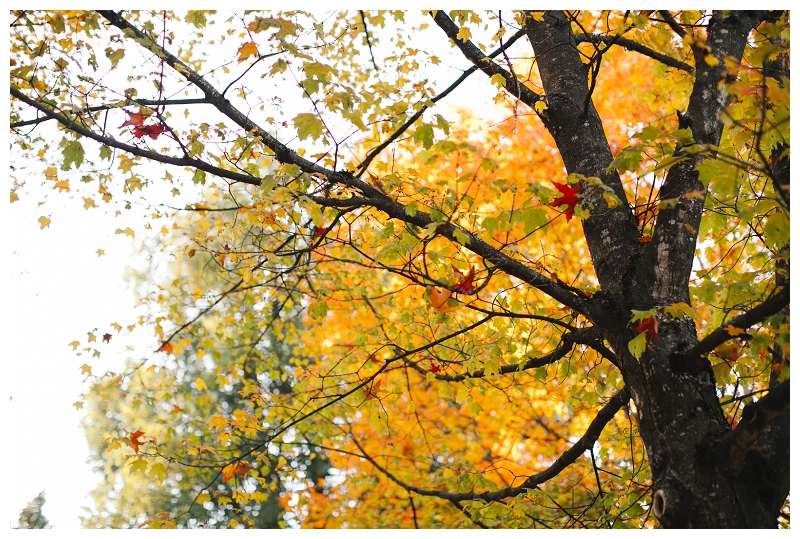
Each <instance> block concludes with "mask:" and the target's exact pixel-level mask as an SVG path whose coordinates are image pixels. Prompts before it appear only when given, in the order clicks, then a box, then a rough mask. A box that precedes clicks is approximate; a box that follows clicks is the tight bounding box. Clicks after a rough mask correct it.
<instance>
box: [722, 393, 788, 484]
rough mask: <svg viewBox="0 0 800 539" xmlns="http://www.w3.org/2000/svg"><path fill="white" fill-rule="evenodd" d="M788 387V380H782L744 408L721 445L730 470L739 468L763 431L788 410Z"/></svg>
mask: <svg viewBox="0 0 800 539" xmlns="http://www.w3.org/2000/svg"><path fill="white" fill-rule="evenodd" d="M789 386H790V383H789V380H784V381H783V382H781V383H780V384H779V385H778V386H776V387H775V388H774V389H772V390H771V391H770V392H769V393H767V395H766V396H764V397H763V398H761V399H759V400H758V401H757V402H754V403H752V404H748V405H747V406H745V408H744V410H743V411H742V418H741V420H740V421H739V424H738V425H737V426H736V428H735V429H733V431H732V432H731V433H730V435H728V437H727V438H726V439H725V441H723V444H722V447H723V448H724V450H725V452H726V453H725V458H726V459H727V461H728V464H729V465H730V467H731V468H732V469H734V470H739V469H740V468H741V466H742V463H743V462H744V458H745V456H746V455H747V452H748V451H749V450H750V447H751V446H752V445H753V444H754V443H755V441H756V440H758V437H759V436H761V433H762V432H763V431H764V429H765V428H766V427H767V426H768V425H769V424H770V423H771V422H772V421H773V420H775V419H776V418H778V417H779V416H780V415H781V414H782V413H783V412H785V411H786V410H788V409H789Z"/></svg>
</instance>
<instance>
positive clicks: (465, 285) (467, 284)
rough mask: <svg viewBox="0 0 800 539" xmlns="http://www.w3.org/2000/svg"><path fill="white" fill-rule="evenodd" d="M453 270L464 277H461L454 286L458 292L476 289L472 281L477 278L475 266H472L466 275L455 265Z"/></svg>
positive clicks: (468, 291)
mask: <svg viewBox="0 0 800 539" xmlns="http://www.w3.org/2000/svg"><path fill="white" fill-rule="evenodd" d="M453 271H455V272H456V273H458V274H459V275H461V277H463V279H461V282H460V283H458V284H457V285H455V286H454V287H453V288H454V289H455V291H456V292H461V293H462V294H469V293H470V292H472V291H474V290H475V286H474V285H473V284H472V281H474V280H475V268H473V267H472V266H470V267H469V273H467V274H466V275H464V274H463V273H461V272H460V271H458V269H456V267H455V266H453Z"/></svg>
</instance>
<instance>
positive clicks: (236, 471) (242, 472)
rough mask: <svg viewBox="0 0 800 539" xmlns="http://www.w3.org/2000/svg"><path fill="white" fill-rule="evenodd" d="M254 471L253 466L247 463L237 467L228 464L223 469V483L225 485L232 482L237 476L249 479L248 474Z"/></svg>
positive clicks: (240, 463) (238, 464)
mask: <svg viewBox="0 0 800 539" xmlns="http://www.w3.org/2000/svg"><path fill="white" fill-rule="evenodd" d="M251 469H252V466H250V465H249V464H247V463H246V462H239V463H237V464H236V465H233V464H228V465H227V466H225V467H224V468H222V481H223V483H224V482H226V481H230V480H231V479H233V477H235V476H237V475H238V476H239V477H242V478H244V477H247V472H249V471H250V470H251Z"/></svg>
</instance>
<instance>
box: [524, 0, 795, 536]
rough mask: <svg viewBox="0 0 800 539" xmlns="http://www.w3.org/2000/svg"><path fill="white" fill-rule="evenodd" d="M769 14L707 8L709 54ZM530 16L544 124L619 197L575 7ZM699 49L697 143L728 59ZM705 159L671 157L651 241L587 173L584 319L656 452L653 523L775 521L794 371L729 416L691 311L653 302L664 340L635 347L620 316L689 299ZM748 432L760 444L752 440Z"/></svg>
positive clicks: (570, 167) (710, 135) (575, 167)
mask: <svg viewBox="0 0 800 539" xmlns="http://www.w3.org/2000/svg"><path fill="white" fill-rule="evenodd" d="M763 16H764V13H763V12H755V11H752V12H738V13H737V12H731V13H728V14H719V13H715V14H714V16H713V17H712V19H711V23H710V25H709V28H708V40H707V45H708V46H709V47H710V50H711V51H712V52H711V54H714V55H715V56H716V57H717V58H719V59H722V58H727V57H733V58H735V59H736V60H737V61H740V60H741V58H742V54H743V52H744V47H745V44H746V40H747V38H748V36H749V35H750V32H751V30H752V29H753V28H754V27H755V26H756V25H757V24H758V22H759V21H760V20H761V18H762V17H763ZM526 28H527V31H528V36H529V38H530V41H531V43H532V44H533V48H534V51H535V56H536V61H537V65H538V68H539V73H540V76H541V79H542V85H543V87H544V91H545V94H546V100H547V109H546V111H545V114H546V118H545V124H546V125H547V127H548V129H549V130H550V132H551V134H552V136H553V138H554V139H555V141H556V144H557V145H558V149H559V151H560V153H561V155H562V157H563V160H564V165H565V167H566V169H567V172H568V173H570V174H572V173H577V174H582V175H584V176H587V177H590V176H596V177H599V178H600V179H601V180H602V181H603V183H605V184H606V185H608V186H609V187H611V188H612V189H613V190H614V191H615V193H617V196H618V197H619V198H620V200H622V201H623V202H624V201H625V200H626V198H625V194H624V191H623V189H622V184H621V182H620V179H619V177H618V175H617V174H616V173H609V172H608V171H607V169H608V166H609V164H610V163H611V161H612V155H611V151H610V149H609V145H608V142H607V140H606V137H605V134H604V131H603V126H602V122H601V120H600V117H599V116H598V114H597V111H596V110H595V108H594V106H593V105H592V102H591V96H590V95H589V84H588V75H587V66H586V65H584V64H583V63H582V61H581V58H580V56H579V54H578V51H577V48H576V43H575V38H574V36H573V34H572V31H571V25H570V21H569V20H568V19H567V17H566V15H565V14H564V13H562V12H558V11H555V12H547V14H546V15H545V17H544V20H543V21H536V20H535V18H534V17H531V18H529V19H528V22H527V27H526ZM694 52H695V57H696V59H697V62H696V66H697V67H696V70H697V71H696V74H695V76H696V79H695V85H694V89H693V92H692V95H691V99H690V102H689V106H688V108H687V110H686V112H685V113H684V114H679V117H680V127H682V128H686V127H689V128H691V130H692V134H693V136H694V139H695V141H696V142H697V143H698V144H708V145H717V144H718V143H719V140H720V136H721V133H722V122H721V121H720V115H721V113H722V111H723V109H724V107H725V106H726V104H727V102H728V100H727V94H726V93H725V89H724V85H722V84H721V83H722V81H723V79H724V76H725V74H724V62H721V61H720V62H719V63H717V64H716V65H714V66H711V65H709V63H711V64H713V63H714V62H705V61H702V56H703V55H705V54H709V53H708V52H707V49H706V48H703V47H702V46H695V47H694ZM676 151H680V149H676ZM703 159H704V157H703V156H702V155H700V154H695V155H693V156H690V158H689V159H688V160H686V161H684V162H681V163H679V164H677V165H675V166H673V167H672V168H671V169H670V171H669V173H668V175H667V178H666V180H665V183H664V186H663V188H662V191H661V196H662V199H665V198H671V199H677V204H675V205H674V206H673V207H670V208H667V209H662V210H661V212H660V214H659V215H658V221H657V223H656V226H655V232H654V235H653V240H652V241H651V242H650V243H645V244H641V243H639V242H638V241H637V239H638V238H639V236H640V234H639V232H638V230H637V229H636V225H635V222H634V219H633V216H632V213H631V212H630V210H629V208H628V207H627V206H626V205H625V204H622V205H620V206H618V207H617V208H614V209H609V208H608V206H607V205H606V204H605V202H604V200H603V198H602V196H601V193H598V192H596V191H597V190H596V188H593V187H591V186H588V185H582V186H581V191H582V194H583V195H584V201H585V202H586V203H589V204H591V206H589V207H591V208H592V209H591V216H590V217H589V218H587V219H585V220H584V221H583V227H584V233H585V236H586V241H587V244H588V246H589V250H590V252H591V256H592V262H593V264H594V267H595V271H596V274H597V277H598V280H599V281H600V285H601V289H602V292H601V293H600V294H598V295H596V297H595V299H593V300H592V301H591V306H590V319H591V320H592V322H593V323H594V324H595V325H596V326H598V327H599V328H601V329H602V330H603V335H604V338H605V339H606V341H607V342H608V343H609V344H610V345H611V347H612V348H613V349H614V351H615V352H616V353H617V354H618V356H619V357H620V358H621V368H622V374H623V377H624V380H625V383H626V385H627V386H628V387H629V389H630V391H631V395H632V398H633V401H634V403H635V405H636V408H637V409H638V414H639V425H640V433H641V436H642V439H643V441H644V443H645V447H646V448H647V452H648V457H649V460H650V465H651V470H652V475H653V492H654V497H653V505H652V508H653V512H654V514H655V516H656V517H657V518H658V519H659V521H660V522H661V524H662V525H663V526H665V527H678V528H716V527H724V528H745V527H775V526H776V523H777V516H778V514H779V511H780V508H781V505H782V503H783V501H784V499H785V498H786V496H787V494H788V491H789V437H788V417H789V412H788V400H789V395H788V383H785V384H782V385H781V386H778V387H776V389H775V390H773V391H772V392H771V393H770V397H771V398H770V399H767V398H764V399H762V400H761V401H759V402H758V403H757V404H756V405H752V406H751V407H749V412H748V411H747V409H746V410H745V413H744V414H743V418H742V421H741V422H740V424H739V426H737V427H736V428H735V429H732V428H731V426H730V425H729V424H728V423H727V421H726V419H725V417H724V415H723V413H722V409H721V407H720V405H719V400H718V398H717V394H716V384H715V379H714V374H713V372H712V370H711V365H710V363H709V361H708V359H706V357H705V356H704V355H702V354H700V353H698V351H697V349H696V348H695V345H696V344H697V342H698V339H697V332H696V329H695V326H694V322H693V321H692V320H691V319H689V318H685V319H683V318H673V317H671V316H669V315H664V316H663V317H662V316H661V315H659V316H658V317H657V319H658V323H659V325H658V338H659V339H660V340H659V341H655V340H654V341H653V342H651V343H649V344H650V346H649V347H648V350H647V351H646V352H645V353H644V354H643V355H642V357H641V358H640V360H637V359H636V358H634V357H633V356H632V355H631V354H630V352H629V351H628V342H629V341H630V340H631V339H632V338H633V337H634V336H635V334H634V333H633V332H632V331H631V330H630V329H629V328H628V322H629V321H630V320H631V316H632V313H631V310H632V309H637V310H649V309H655V308H658V307H665V306H668V305H671V304H675V303H679V302H686V303H688V302H689V277H690V274H691V270H692V263H693V260H694V255H695V247H696V242H697V231H698V230H699V225H700V218H701V216H702V212H703V206H704V200H703V198H702V197H697V196H691V197H685V196H684V195H686V194H687V193H696V192H698V191H704V187H703V185H702V184H701V183H700V182H699V181H698V179H697V172H696V171H695V167H696V166H697V165H698V164H700V163H701V162H702V160H703ZM785 290H786V294H787V297H788V289H785ZM775 312H777V309H776V310H775ZM772 314H774V313H772ZM784 386H785V387H784ZM773 393H774V398H772V397H773ZM770 421H771V422H770ZM759 435H760V437H759ZM755 439H758V446H757V447H755V446H753V445H752V442H753V441H755Z"/></svg>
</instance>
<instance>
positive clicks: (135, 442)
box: [128, 430, 145, 454]
mask: <svg viewBox="0 0 800 539" xmlns="http://www.w3.org/2000/svg"><path fill="white" fill-rule="evenodd" d="M142 436H144V432H142V431H140V430H137V431H136V432H132V433H131V435H130V436H129V438H128V439H129V440H130V442H131V447H133V450H134V451H135V452H136V453H137V454H138V453H139V446H140V445H144V444H145V442H143V441H141V440H140V439H139V438H141V437H142Z"/></svg>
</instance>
